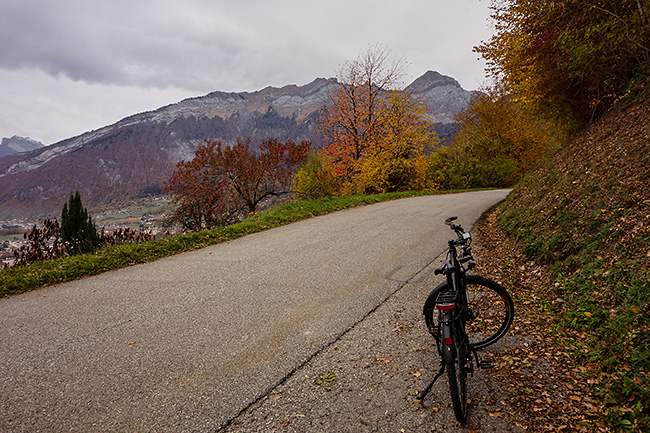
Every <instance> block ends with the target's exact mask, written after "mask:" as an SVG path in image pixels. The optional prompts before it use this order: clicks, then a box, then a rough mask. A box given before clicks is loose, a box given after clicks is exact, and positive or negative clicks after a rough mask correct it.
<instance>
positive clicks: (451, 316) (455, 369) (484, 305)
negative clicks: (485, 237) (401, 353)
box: [417, 216, 514, 424]
mask: <svg viewBox="0 0 650 433" xmlns="http://www.w3.org/2000/svg"><path fill="white" fill-rule="evenodd" d="M456 219H457V217H455V216H454V217H450V218H447V220H445V224H447V225H448V226H450V228H451V230H453V231H454V232H455V233H456V239H452V240H450V241H449V242H448V246H449V250H448V252H447V260H446V261H445V263H444V264H443V265H442V266H441V267H440V268H438V269H436V270H435V271H434V273H435V275H440V274H444V275H445V276H446V277H447V278H446V281H444V282H443V283H441V284H439V285H438V286H437V287H436V288H435V289H433V291H432V292H431V293H430V294H429V296H428V297H427V300H426V302H425V303H424V308H423V310H422V311H423V314H424V319H425V323H426V326H427V330H428V331H429V333H430V334H431V335H432V336H433V337H434V339H435V340H436V347H437V349H438V353H439V355H440V370H439V371H438V373H437V374H436V376H435V377H434V378H433V380H432V381H431V383H430V384H429V386H427V388H426V389H425V390H424V391H422V392H421V393H420V395H419V396H418V397H417V400H419V401H420V402H421V403H422V402H423V401H424V398H425V397H426V395H427V394H428V393H429V392H430V391H431V388H432V387H433V384H434V383H435V382H436V380H438V378H440V377H441V376H442V375H443V374H444V372H445V370H446V371H447V377H448V379H449V393H450V395H451V401H452V403H453V408H454V415H455V416H456V419H457V420H458V422H460V423H462V424H465V423H466V422H467V375H468V374H469V375H470V376H473V375H474V363H476V366H477V367H478V368H490V367H492V365H491V363H490V362H488V361H481V360H480V359H479V357H478V353H477V350H478V349H482V348H484V347H486V346H489V345H491V344H493V343H495V342H497V341H498V340H500V339H501V338H502V337H503V336H504V335H505V334H506V332H507V331H508V328H510V325H511V324H512V320H513V318H514V305H513V303H512V299H511V298H510V295H509V294H508V292H507V291H506V290H505V289H504V288H503V287H501V286H500V285H499V284H497V283H496V282H494V281H491V280H488V279H486V278H483V277H481V276H478V275H467V271H470V270H472V269H474V268H475V266H476V264H475V263H474V261H473V260H474V258H473V257H472V247H471V243H472V236H471V234H470V233H469V232H466V231H465V230H463V228H462V227H461V225H460V224H454V223H453V222H454V221H455V220H456ZM457 248H460V253H459V251H458V250H457ZM436 312H437V314H436Z"/></svg>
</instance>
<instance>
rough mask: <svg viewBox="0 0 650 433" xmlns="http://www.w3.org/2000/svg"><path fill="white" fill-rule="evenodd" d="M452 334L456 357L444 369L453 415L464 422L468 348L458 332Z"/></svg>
mask: <svg viewBox="0 0 650 433" xmlns="http://www.w3.org/2000/svg"><path fill="white" fill-rule="evenodd" d="M455 328H456V327H455V326H454V329H455ZM454 334H455V336H454V339H453V340H454V342H453V344H454V346H455V353H456V357H455V359H454V362H451V363H449V364H447V365H446V370H447V378H448V380H449V394H450V396H451V403H452V406H453V408H454V416H455V417H456V420H457V421H458V422H459V423H461V424H465V423H466V422H467V359H468V358H469V354H468V352H469V350H468V348H467V345H466V344H463V343H464V341H463V339H462V338H461V337H460V336H459V335H458V334H459V332H455V333H454ZM459 343H460V344H459Z"/></svg>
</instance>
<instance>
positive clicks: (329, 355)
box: [222, 257, 525, 432]
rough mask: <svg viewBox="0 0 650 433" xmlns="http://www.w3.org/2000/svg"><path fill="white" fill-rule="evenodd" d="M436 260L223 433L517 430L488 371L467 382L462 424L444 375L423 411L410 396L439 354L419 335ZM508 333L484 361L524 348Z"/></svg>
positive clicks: (433, 283)
mask: <svg viewBox="0 0 650 433" xmlns="http://www.w3.org/2000/svg"><path fill="white" fill-rule="evenodd" d="M442 260H443V257H438V258H437V260H436V261H434V262H433V263H432V264H431V265H429V266H428V267H427V268H425V269H424V270H423V271H421V272H420V273H419V274H417V275H416V276H415V277H413V278H412V279H410V280H408V281H404V284H403V285H402V287H401V288H400V289H399V290H398V291H397V292H395V293H394V294H393V295H392V296H391V297H389V298H388V299H387V300H386V301H385V302H384V303H382V304H381V305H380V306H379V307H377V308H376V309H375V310H374V311H372V312H371V313H369V314H368V315H367V316H366V317H365V318H364V319H363V320H362V321H361V322H359V323H357V324H356V325H355V326H353V327H351V328H350V329H349V330H348V332H346V333H345V334H344V335H343V336H341V337H340V338H339V339H338V340H337V341H335V342H334V343H332V344H331V345H329V346H328V347H326V348H325V349H323V350H322V351H320V352H319V353H317V354H316V355H315V356H313V357H312V358H311V359H310V360H309V361H308V362H306V363H305V364H304V365H303V366H302V367H300V368H299V369H297V370H296V371H294V372H293V374H291V375H290V376H289V377H287V378H286V379H285V380H284V382H282V383H281V384H280V385H279V386H277V387H275V388H274V389H273V390H271V391H270V392H269V393H268V394H267V395H265V396H264V397H262V398H261V399H260V400H258V401H257V402H255V403H254V404H252V405H251V406H250V407H248V408H247V409H245V410H244V411H243V412H242V413H241V414H240V415H239V416H238V417H236V418H235V419H233V420H232V421H231V422H230V424H229V425H228V426H227V427H225V428H224V429H223V430H222V431H224V432H271V431H283V432H320V431H323V432H324V431H338V432H389V431H394V432H431V431H439V432H443V431H459V432H508V431H522V429H521V427H520V426H518V424H517V422H516V417H515V416H514V415H515V414H514V413H513V411H512V409H511V408H510V407H509V405H508V404H507V403H506V401H507V398H506V397H505V393H504V392H503V391H502V390H501V386H502V384H501V383H499V382H498V381H496V380H495V378H494V377H493V376H492V374H491V373H490V371H489V370H478V371H477V372H475V374H474V377H473V378H471V380H470V383H469V395H470V398H471V403H470V415H469V422H468V424H466V425H464V426H461V425H460V424H458V423H457V422H456V420H455V418H454V415H453V409H452V407H451V405H450V403H451V400H450V397H449V393H448V384H447V380H446V376H443V377H442V378H441V379H439V380H438V382H437V383H436V384H435V385H434V388H433V390H432V392H431V394H429V395H428V396H427V398H426V399H425V401H424V405H421V404H419V403H418V402H414V399H415V397H416V396H417V395H418V394H419V392H420V391H421V390H422V389H423V388H424V387H425V386H426V385H427V384H428V382H429V381H430V380H431V379H432V378H433V376H434V375H435V373H436V372H437V369H438V366H439V364H438V356H437V353H436V349H435V346H434V345H433V340H432V339H431V337H430V336H429V335H428V333H427V332H426V329H425V326H424V320H423V316H422V305H423V304H424V301H425V299H426V297H427V295H428V293H429V291H430V290H431V289H432V288H433V287H435V286H436V285H437V284H438V283H439V282H440V281H441V277H440V276H434V275H433V270H434V269H435V268H436V267H438V266H439V264H440V263H442ZM524 343H525V337H518V336H516V335H514V336H513V335H512V334H511V335H510V336H507V337H505V338H504V339H503V340H502V341H500V342H499V343H497V344H495V345H494V346H492V347H490V348H487V349H486V350H484V351H482V352H481V354H482V355H483V356H485V355H487V354H491V356H493V357H498V355H499V353H501V352H503V351H505V350H509V349H512V348H513V347H517V346H520V345H523V344H524Z"/></svg>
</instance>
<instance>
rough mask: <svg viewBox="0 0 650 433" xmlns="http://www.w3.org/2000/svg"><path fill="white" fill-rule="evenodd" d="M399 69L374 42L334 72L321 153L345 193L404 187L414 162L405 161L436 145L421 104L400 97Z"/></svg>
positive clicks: (322, 126) (322, 127)
mask: <svg viewBox="0 0 650 433" xmlns="http://www.w3.org/2000/svg"><path fill="white" fill-rule="evenodd" d="M402 72H403V64H402V62H399V61H391V60H389V53H388V50H387V49H386V48H385V47H382V46H375V47H371V48H369V49H368V50H367V51H365V52H364V53H362V54H361V55H360V56H359V57H358V58H357V59H356V60H354V61H351V62H345V63H344V65H343V67H342V68H341V71H340V72H339V74H338V78H337V82H338V86H337V87H336V88H335V89H334V90H333V91H332V92H331V93H330V94H329V101H328V104H327V105H326V107H325V108H324V110H323V113H322V116H321V117H320V123H319V132H320V133H321V135H322V136H323V138H324V141H325V146H324V148H323V155H324V157H325V158H326V159H327V162H328V163H329V164H330V165H331V167H332V169H333V172H334V174H335V175H336V176H337V177H338V179H339V180H340V181H341V184H342V187H343V192H344V193H355V192H364V191H367V192H375V191H377V192H382V191H387V190H397V189H402V188H405V187H407V185H410V184H412V182H410V181H407V180H405V179H404V178H403V177H405V176H411V175H413V170H412V168H413V167H414V166H416V165H417V164H415V163H414V161H409V163H408V164H404V162H405V160H407V159H410V158H418V157H419V156H420V155H421V152H422V151H423V149H424V148H425V147H427V146H433V145H435V144H436V140H435V136H434V135H433V133H432V132H431V131H432V130H433V128H432V126H431V124H430V123H429V122H428V121H427V120H426V110H425V109H424V107H423V106H422V104H420V103H418V102H417V101H416V100H415V99H413V98H412V97H410V96H406V95H402V96H398V95H400V93H398V92H400V91H399V90H398V86H399V80H400V78H401V75H402ZM416 130H417V132H415V131H416ZM418 140H419V141H418ZM405 166H408V167H407V168H408V169H406V167H405ZM391 179H394V180H395V182H393V181H392V180H391Z"/></svg>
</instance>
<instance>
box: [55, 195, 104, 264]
mask: <svg viewBox="0 0 650 433" xmlns="http://www.w3.org/2000/svg"><path fill="white" fill-rule="evenodd" d="M61 238H62V239H63V244H64V245H65V249H66V251H67V253H68V254H70V255H74V254H83V253H89V252H92V251H94V250H96V249H97V248H98V247H99V246H100V245H101V244H102V239H101V236H100V235H99V234H98V233H97V229H96V228H95V223H93V220H92V217H91V216H90V214H88V211H87V210H86V209H85V208H84V207H83V205H82V204H81V196H80V195H79V191H77V192H76V193H75V194H70V198H69V199H68V202H67V203H65V204H64V205H63V211H62V212H61Z"/></svg>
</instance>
